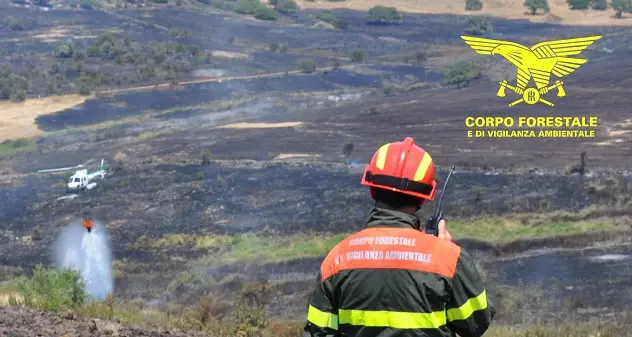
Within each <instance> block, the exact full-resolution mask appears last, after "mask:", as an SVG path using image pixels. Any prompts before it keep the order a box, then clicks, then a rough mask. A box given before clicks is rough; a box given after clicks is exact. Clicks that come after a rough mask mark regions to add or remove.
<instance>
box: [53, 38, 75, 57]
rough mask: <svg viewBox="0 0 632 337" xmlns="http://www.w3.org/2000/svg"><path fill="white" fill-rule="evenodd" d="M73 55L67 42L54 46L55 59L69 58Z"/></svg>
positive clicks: (71, 48)
mask: <svg viewBox="0 0 632 337" xmlns="http://www.w3.org/2000/svg"><path fill="white" fill-rule="evenodd" d="M73 54H74V50H73V47H72V45H71V44H70V43H68V42H59V43H58V44H57V45H56V46H55V57H59V58H71V57H72V55H73Z"/></svg>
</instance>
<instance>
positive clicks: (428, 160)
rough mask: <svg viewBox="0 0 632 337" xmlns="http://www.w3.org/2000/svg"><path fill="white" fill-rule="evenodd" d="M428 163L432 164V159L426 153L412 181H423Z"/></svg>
mask: <svg viewBox="0 0 632 337" xmlns="http://www.w3.org/2000/svg"><path fill="white" fill-rule="evenodd" d="M430 163H432V157H430V155H429V154H428V152H426V153H424V157H423V158H421V163H419V167H417V172H415V178H413V180H415V181H420V180H421V179H423V178H424V176H426V172H428V168H429V167H430Z"/></svg>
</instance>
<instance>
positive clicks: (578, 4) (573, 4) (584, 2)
mask: <svg viewBox="0 0 632 337" xmlns="http://www.w3.org/2000/svg"><path fill="white" fill-rule="evenodd" d="M566 2H567V3H568V7H569V8H570V9H588V8H589V7H590V4H591V3H592V0H566Z"/></svg>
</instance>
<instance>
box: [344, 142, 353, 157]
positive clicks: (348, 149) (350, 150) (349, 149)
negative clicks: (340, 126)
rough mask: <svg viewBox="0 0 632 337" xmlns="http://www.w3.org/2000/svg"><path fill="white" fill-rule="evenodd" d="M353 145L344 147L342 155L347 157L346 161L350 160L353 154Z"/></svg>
mask: <svg viewBox="0 0 632 337" xmlns="http://www.w3.org/2000/svg"><path fill="white" fill-rule="evenodd" d="M353 149H354V145H353V143H347V144H345V145H344V146H343V147H342V155H343V156H345V160H348V159H349V157H350V156H351V154H353Z"/></svg>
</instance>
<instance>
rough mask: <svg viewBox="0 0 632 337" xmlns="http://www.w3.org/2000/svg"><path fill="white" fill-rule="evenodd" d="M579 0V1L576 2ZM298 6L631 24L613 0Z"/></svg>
mask: <svg viewBox="0 0 632 337" xmlns="http://www.w3.org/2000/svg"><path fill="white" fill-rule="evenodd" d="M579 2H580V1H578V3H579ZM299 3H300V5H301V7H303V8H313V9H334V8H347V9H354V10H369V9H370V8H371V7H373V6H376V5H382V6H393V7H396V8H398V9H399V10H401V11H403V12H408V13H424V14H457V15H489V16H495V17H499V18H505V19H518V20H529V21H531V22H538V23H556V24H563V25H579V26H631V25H632V15H630V14H627V15H625V16H624V17H623V18H616V17H615V11H614V10H613V9H612V2H611V1H608V4H609V6H608V8H606V9H603V10H596V9H592V8H590V7H589V8H587V9H571V8H570V6H569V4H568V2H567V0H549V1H548V6H549V11H548V12H547V13H544V12H542V11H541V10H539V11H538V13H537V14H536V15H532V14H531V13H530V11H529V10H528V9H527V8H526V7H525V6H524V1H513V0H482V3H483V8H482V9H480V10H466V9H465V1H464V0H445V1H440V0H428V1H415V0H393V1H382V0H345V1H327V0H300V1H299Z"/></svg>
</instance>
